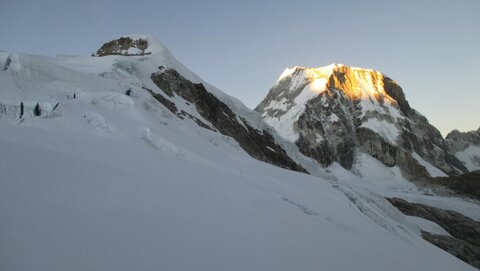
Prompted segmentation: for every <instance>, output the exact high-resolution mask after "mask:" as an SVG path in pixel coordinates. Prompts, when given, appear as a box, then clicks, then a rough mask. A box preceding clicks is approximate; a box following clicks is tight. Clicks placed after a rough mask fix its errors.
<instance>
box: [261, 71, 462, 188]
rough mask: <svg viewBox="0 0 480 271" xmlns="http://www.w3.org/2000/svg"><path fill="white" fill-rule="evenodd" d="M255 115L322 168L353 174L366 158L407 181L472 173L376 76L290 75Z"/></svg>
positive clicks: (396, 90)
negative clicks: (397, 170) (339, 168)
mask: <svg viewBox="0 0 480 271" xmlns="http://www.w3.org/2000/svg"><path fill="white" fill-rule="evenodd" d="M255 110H256V111H258V112H259V113H261V114H262V116H263V117H264V118H265V120H266V121H267V123H269V124H270V125H272V126H274V127H275V128H276V129H277V131H278V132H279V133H280V134H281V135H282V136H283V137H284V138H286V139H288V140H290V141H291V142H294V143H295V144H296V145H297V146H298V147H299V149H300V151H301V152H302V153H303V154H305V155H307V156H309V157H312V158H314V159H315V160H317V161H318V162H319V163H321V164H323V165H325V166H328V165H330V164H332V163H333V162H338V163H339V164H341V165H342V166H343V167H345V168H347V169H350V168H352V166H353V164H354V163H355V159H356V157H357V154H358V153H366V154H368V155H370V156H372V157H374V158H376V159H377V160H379V161H380V162H382V163H383V164H385V165H386V166H389V167H393V166H399V167H400V168H401V170H402V172H403V174H404V175H405V176H406V177H407V178H410V179H412V178H421V177H429V176H441V175H444V174H448V175H458V174H462V173H465V172H467V171H468V169H467V168H466V167H465V166H464V164H463V163H462V162H461V161H459V160H458V158H457V157H455V156H454V155H453V154H452V153H451V152H450V150H449V148H448V146H447V144H446V141H445V140H444V138H443V137H442V135H441V134H440V132H439V131H438V130H437V129H436V128H435V127H434V126H432V125H431V124H430V123H429V122H428V120H427V119H426V118H425V117H424V116H423V115H421V114H420V113H418V112H417V111H416V110H414V109H413V108H411V107H410V105H409V103H408V101H407V100H406V98H405V94H404V92H403V90H402V88H401V87H400V86H399V85H398V84H397V83H396V82H395V81H394V80H392V79H390V78H389V77H387V76H385V75H383V74H382V73H380V72H378V71H375V70H371V69H363V68H355V67H349V66H345V65H342V64H332V65H329V66H326V67H321V68H306V67H298V66H297V67H293V68H291V69H286V70H285V71H284V72H283V73H282V75H281V76H280V78H279V79H278V81H277V83H276V84H275V85H274V86H273V87H272V88H271V90H270V91H269V93H268V95H267V96H266V98H265V99H264V100H263V101H262V102H261V103H260V104H259V105H258V106H257V107H256V108H255ZM435 168H438V169H440V170H441V171H439V170H436V169H435Z"/></svg>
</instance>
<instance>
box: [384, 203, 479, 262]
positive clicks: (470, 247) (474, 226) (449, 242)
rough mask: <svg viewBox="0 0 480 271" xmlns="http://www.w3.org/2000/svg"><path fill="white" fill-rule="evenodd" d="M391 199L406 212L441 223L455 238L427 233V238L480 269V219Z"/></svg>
mask: <svg viewBox="0 0 480 271" xmlns="http://www.w3.org/2000/svg"><path fill="white" fill-rule="evenodd" d="M388 201H389V202H390V203H391V204H392V205H394V206H395V207H397V208H398V209H399V210H400V211H401V212H402V213H404V214H406V215H410V216H417V217H421V218H424V219H427V220H430V221H433V222H435V223H437V224H438V225H440V226H441V227H442V228H443V229H445V230H446V231H447V232H448V233H449V234H450V235H451V236H452V237H449V236H443V235H436V234H431V233H426V232H423V233H422V236H423V238H424V239H425V240H427V241H429V242H430V243H432V244H434V245H436V246H438V247H440V248H442V249H444V250H445V251H447V252H449V253H451V254H453V255H455V256H456V257H458V258H460V259H462V260H463V261H465V262H467V263H469V264H471V265H473V266H475V267H477V268H480V222H478V221H475V220H473V219H471V218H469V217H466V216H464V215H462V214H459V213H457V212H454V211H450V210H442V209H439V208H435V207H431V206H427V205H423V204H418V203H410V202H407V201H406V200H403V199H399V198H391V199H388Z"/></svg>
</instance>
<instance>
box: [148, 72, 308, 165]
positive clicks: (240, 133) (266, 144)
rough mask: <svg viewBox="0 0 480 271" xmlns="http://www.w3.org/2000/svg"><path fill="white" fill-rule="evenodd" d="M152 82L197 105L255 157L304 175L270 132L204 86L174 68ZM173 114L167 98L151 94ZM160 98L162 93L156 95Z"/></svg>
mask: <svg viewBox="0 0 480 271" xmlns="http://www.w3.org/2000/svg"><path fill="white" fill-rule="evenodd" d="M151 79H152V81H153V82H154V83H155V84H156V85H157V86H158V87H159V88H160V89H161V90H162V91H163V92H164V93H165V94H166V95H168V96H170V97H173V96H174V95H178V96H180V97H181V98H183V99H184V100H186V101H188V102H189V103H190V104H193V105H195V107H196V110H197V112H198V113H199V114H200V115H201V116H202V118H204V119H205V120H207V121H209V122H210V123H211V124H212V125H213V126H214V128H215V129H216V130H218V131H219V132H220V133H222V134H224V135H227V136H230V137H232V138H234V139H235V140H236V141H237V142H238V143H239V145H240V146H241V147H242V148H243V149H244V150H245V151H246V152H247V153H248V154H250V155H251V156H252V157H254V158H256V159H259V160H261V161H265V162H267V163H271V164H274V165H277V166H280V167H283V168H287V169H291V170H296V171H300V172H305V173H306V170H305V169H304V168H303V167H302V166H300V165H298V164H297V163H296V162H295V161H293V160H292V159H291V158H290V157H289V156H288V154H287V153H286V151H285V150H284V149H283V148H282V147H281V146H280V145H279V144H277V143H276V142H275V139H274V137H273V136H272V135H271V134H270V133H269V132H268V131H265V130H263V131H259V130H257V129H255V128H253V127H252V126H251V125H250V124H249V123H248V122H247V121H246V120H245V119H243V118H241V117H239V116H237V115H236V114H235V113H234V112H233V111H232V110H231V109H230V108H229V107H228V106H227V105H226V104H225V103H223V102H222V101H220V100H219V99H218V98H217V97H215V95H213V94H212V93H210V92H209V91H207V89H206V88H205V87H204V86H203V84H195V83H192V82H191V81H189V80H187V79H186V78H184V77H183V76H181V75H180V74H179V73H178V72H177V71H176V70H174V69H161V71H159V72H157V73H154V74H152V75H151ZM151 94H152V95H153V96H154V97H155V98H156V99H157V100H159V101H160V102H161V103H162V104H164V105H166V107H167V108H169V109H170V111H172V112H173V113H177V112H176V110H175V108H176V107H175V108H174V107H173V106H172V105H171V104H170V103H169V102H166V101H165V100H166V99H165V98H164V97H162V98H160V97H158V96H156V95H155V94H154V93H151ZM157 95H160V94H157Z"/></svg>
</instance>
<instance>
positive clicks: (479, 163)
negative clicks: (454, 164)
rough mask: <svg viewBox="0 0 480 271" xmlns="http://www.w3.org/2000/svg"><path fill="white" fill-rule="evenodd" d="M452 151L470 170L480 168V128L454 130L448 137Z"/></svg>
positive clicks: (447, 140)
mask: <svg viewBox="0 0 480 271" xmlns="http://www.w3.org/2000/svg"><path fill="white" fill-rule="evenodd" d="M446 142H447V145H448V147H449V149H450V151H451V152H452V153H454V154H455V156H456V157H457V158H458V159H459V160H460V161H462V163H463V164H464V165H465V166H466V167H467V168H468V169H469V170H470V171H474V170H480V128H478V129H477V130H476V131H470V132H460V131H458V130H453V131H451V132H450V133H448V135H447V137H446Z"/></svg>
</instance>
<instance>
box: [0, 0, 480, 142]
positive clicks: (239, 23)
mask: <svg viewBox="0 0 480 271" xmlns="http://www.w3.org/2000/svg"><path fill="white" fill-rule="evenodd" d="M129 33H146V34H151V35H153V36H156V37H157V38H158V39H160V40H161V41H162V42H163V43H164V44H166V45H167V47H169V49H170V50H171V51H172V53H173V54H174V55H175V56H176V57H177V58H178V59H179V60H180V61H181V62H183V63H184V64H185V65H187V66H188V67H189V68H191V69H192V70H193V71H194V72H196V73H197V74H198V75H200V76H201V77H202V78H203V79H205V80H206V81H208V82H210V83H211V84H213V85H215V86H217V87H219V88H220V89H222V90H223V91H225V92H227V93H228V94H231V95H233V96H235V97H237V98H239V99H240V100H242V101H244V103H245V104H246V105H247V106H249V107H251V108H253V107H254V106H255V105H256V104H258V103H259V102H260V100H261V99H262V98H263V97H264V96H265V95H266V93H267V91H268V90H269V88H270V87H271V86H272V84H273V83H274V82H275V80H276V79H277V77H278V76H279V75H280V73H281V72H282V71H283V70H284V69H285V68H286V67H291V66H295V65H299V66H313V67H318V66H324V65H328V64H330V63H332V62H336V63H344V64H346V65H352V66H358V67H367V68H373V69H377V70H380V71H382V72H383V73H385V74H387V75H388V76H390V77H392V78H393V79H395V80H396V81H397V82H398V83H399V84H400V85H401V86H402V87H403V89H404V91H405V93H406V95H407V99H408V100H409V101H410V103H411V105H412V106H413V107H414V108H416V109H417V110H418V111H420V112H421V113H423V114H424V115H426V116H427V117H428V118H429V119H430V121H431V122H432V123H433V124H434V125H435V126H437V127H438V128H439V129H440V130H441V131H442V133H444V134H445V133H446V132H448V131H449V130H451V129H453V128H458V129H460V130H472V129H477V128H478V127H479V126H480V84H478V80H479V77H480V65H479V63H480V1H479V0H457V1H454V0H448V1H447V0H435V1H434V0H416V1H411V0H404V1H387V0H384V1H358V0H349V1H332V0H330V1H292V0H288V1H283V0H278V1H261V0H257V1H249V0H243V1H228V0H223V1H213V0H212V1H200V0H198V1H181V0H169V1H145V0H143V1H124V0H119V1H91V0H82V1H79V0H77V1H68V0H45V1H39V0H27V1H23V0H0V37H1V38H0V49H4V50H12V51H17V52H24V53H31V54H43V55H56V54H75V55H88V54H90V53H92V52H93V51H95V50H96V49H98V48H99V47H100V46H101V45H102V44H103V43H104V42H106V41H108V40H110V39H113V38H116V37H118V36H121V35H124V34H129Z"/></svg>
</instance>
